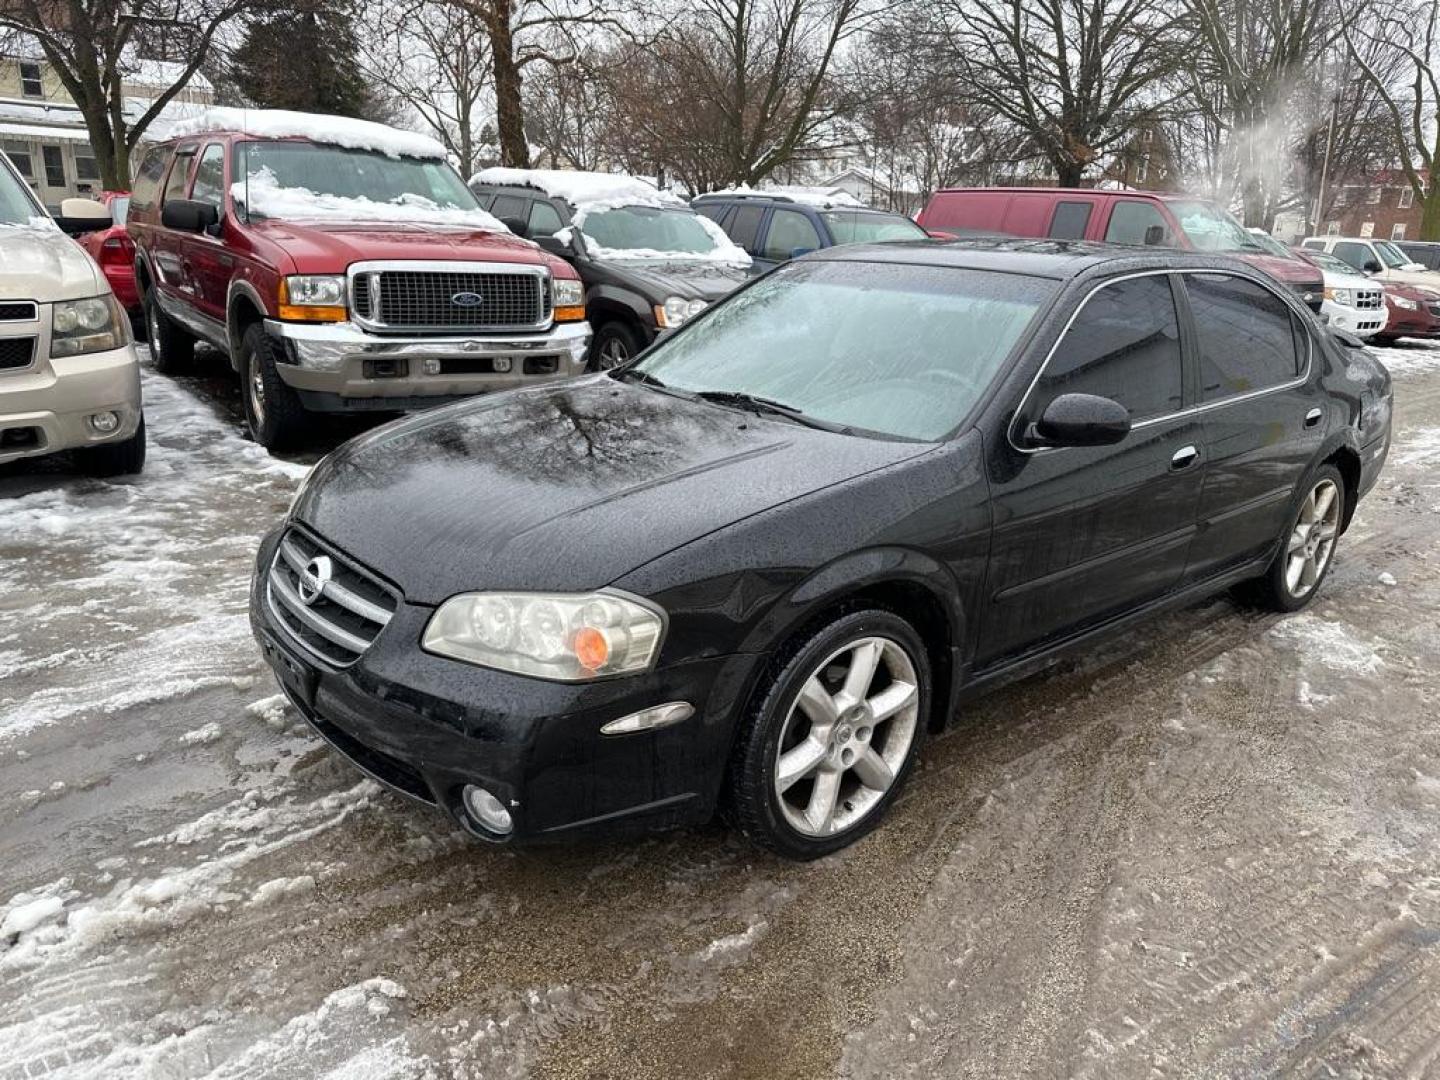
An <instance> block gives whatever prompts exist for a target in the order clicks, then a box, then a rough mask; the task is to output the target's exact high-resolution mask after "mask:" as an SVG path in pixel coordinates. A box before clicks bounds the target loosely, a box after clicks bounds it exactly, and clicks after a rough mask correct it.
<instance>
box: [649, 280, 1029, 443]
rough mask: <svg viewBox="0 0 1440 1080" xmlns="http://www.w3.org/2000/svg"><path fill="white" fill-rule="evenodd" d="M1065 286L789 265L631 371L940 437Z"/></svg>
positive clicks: (687, 387)
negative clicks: (1037, 315) (1050, 300)
mask: <svg viewBox="0 0 1440 1080" xmlns="http://www.w3.org/2000/svg"><path fill="white" fill-rule="evenodd" d="M1056 287H1057V286H1056V283H1055V282H1053V281H1049V280H1045V279H1040V278H1032V277H1024V276H1020V275H1016V274H1002V273H992V272H988V271H980V270H962V269H951V268H949V267H933V266H912V265H887V264H884V263H872V262H841V261H835V262H818V263H792V264H787V265H785V266H783V267H781V269H779V270H777V271H775V272H774V273H772V274H771V275H769V276H768V277H766V278H763V279H762V280H760V281H758V282H757V283H756V284H754V285H752V286H751V287H749V288H747V289H744V290H742V291H741V292H738V293H736V294H734V295H733V296H732V297H730V298H729V299H727V300H725V301H723V302H722V303H720V304H719V305H717V306H716V307H714V308H712V309H711V310H710V311H709V312H708V313H707V314H705V315H702V316H701V317H700V318H699V319H698V320H697V321H696V322H695V323H694V324H692V325H691V326H690V327H688V328H687V329H685V330H683V331H681V332H680V333H678V334H676V335H675V336H674V337H671V338H669V339H668V340H665V341H662V342H660V343H659V344H658V345H656V346H655V347H654V348H652V349H651V350H650V351H649V352H648V353H647V354H646V355H645V358H644V359H643V360H642V361H640V363H639V364H637V365H636V366H635V367H634V368H633V369H632V371H637V372H639V373H641V375H640V377H641V378H642V379H643V378H645V377H647V376H648V377H649V378H650V379H653V380H658V381H659V382H660V383H661V384H662V385H663V386H665V387H668V388H672V389H674V390H679V391H690V392H711V393H716V392H718V393H722V394H741V395H747V396H750V397H758V398H766V399H768V400H769V401H771V402H777V403H779V404H781V405H783V406H786V407H788V408H790V409H793V410H796V411H798V412H801V413H803V414H804V415H805V416H807V417H809V418H812V419H814V420H817V421H821V422H824V423H829V424H838V425H842V426H844V427H851V428H856V429H860V430H863V431H866V432H870V433H876V434H880V435H885V436H895V437H900V438H905V439H917V440H925V441H932V440H936V439H940V438H943V437H944V436H945V435H946V434H947V433H949V432H950V431H952V430H954V429H955V427H956V426H958V425H959V424H960V423H961V422H962V421H963V420H964V419H965V417H966V415H967V414H968V413H969V412H970V410H971V408H973V407H974V405H975V403H976V402H977V401H978V400H979V398H980V395H981V394H982V393H984V391H985V388H986V387H987V386H989V385H990V382H991V380H992V379H993V378H994V376H995V373H996V372H997V371H998V370H999V369H1000V367H1001V365H1002V364H1003V363H1004V362H1005V359H1006V357H1008V356H1009V355H1010V352H1011V350H1012V349H1013V348H1014V346H1015V343H1016V341H1017V340H1018V339H1019V338H1020V335H1021V334H1022V333H1024V331H1025V328H1026V327H1027V326H1028V325H1029V324H1030V322H1031V320H1032V319H1033V318H1034V317H1035V313H1036V312H1037V311H1038V310H1039V308H1040V307H1041V305H1042V304H1044V303H1045V302H1046V301H1047V300H1048V299H1049V298H1050V297H1051V296H1052V295H1053V294H1054V292H1055V289H1056Z"/></svg>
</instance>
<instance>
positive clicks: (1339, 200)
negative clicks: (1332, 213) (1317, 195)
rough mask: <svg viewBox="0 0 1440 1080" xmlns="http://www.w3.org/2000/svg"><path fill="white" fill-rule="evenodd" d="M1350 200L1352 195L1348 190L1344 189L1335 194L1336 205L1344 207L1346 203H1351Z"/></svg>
mask: <svg viewBox="0 0 1440 1080" xmlns="http://www.w3.org/2000/svg"><path fill="white" fill-rule="evenodd" d="M1349 198H1350V195H1349V191H1348V189H1346V188H1343V187H1342V188H1341V189H1340V190H1339V191H1337V192H1336V193H1335V205H1336V206H1344V205H1345V203H1346V202H1347V201H1349Z"/></svg>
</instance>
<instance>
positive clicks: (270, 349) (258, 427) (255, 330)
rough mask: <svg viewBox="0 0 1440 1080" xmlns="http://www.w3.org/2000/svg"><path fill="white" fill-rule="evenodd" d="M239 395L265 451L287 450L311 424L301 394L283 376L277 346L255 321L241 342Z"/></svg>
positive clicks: (254, 437)
mask: <svg viewBox="0 0 1440 1080" xmlns="http://www.w3.org/2000/svg"><path fill="white" fill-rule="evenodd" d="M240 379H241V387H240V397H241V398H242V399H243V400H244V402H245V423H246V426H248V427H249V429H250V437H251V438H252V439H254V440H255V441H256V442H258V443H259V444H260V445H261V446H263V447H265V449H266V450H288V449H291V448H292V447H294V446H295V445H297V444H298V443H299V442H300V441H301V439H302V438H303V437H304V435H305V432H306V430H307V428H308V427H309V422H308V414H307V413H306V412H305V406H304V405H302V404H301V403H300V395H299V394H297V393H295V391H294V390H293V389H292V388H291V387H290V386H289V384H288V383H286V382H285V380H283V379H282V378H280V372H279V371H278V370H277V369H276V366H275V345H274V342H273V341H271V339H270V335H269V334H267V333H266V332H265V327H264V326H263V325H262V324H260V323H258V322H257V323H253V324H252V325H251V326H250V327H249V328H248V329H247V330H246V331H245V336H244V338H243V339H242V340H241V344H240Z"/></svg>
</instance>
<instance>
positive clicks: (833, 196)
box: [703, 184, 873, 210]
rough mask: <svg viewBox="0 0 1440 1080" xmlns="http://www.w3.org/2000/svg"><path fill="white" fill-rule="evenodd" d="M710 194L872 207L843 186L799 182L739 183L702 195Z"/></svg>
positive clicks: (848, 207) (828, 207) (827, 206)
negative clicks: (762, 184)
mask: <svg viewBox="0 0 1440 1080" xmlns="http://www.w3.org/2000/svg"><path fill="white" fill-rule="evenodd" d="M712 195H750V196H758V197H760V198H765V197H767V196H777V197H780V198H785V199H789V200H790V201H791V202H797V203H804V204H805V205H807V206H815V207H819V208H820V209H821V210H838V209H845V210H870V209H873V208H872V207H869V206H866V205H865V204H864V203H863V202H861V201H860V200H859V199H857V198H855V196H854V195H851V194H850V193H849V192H848V191H846V190H845V189H844V188H820V187H804V186H803V185H800V184H779V185H776V186H775V187H767V188H752V187H751V186H750V185H748V184H741V185H739V186H738V187H733V188H721V189H720V190H719V191H707V192H705V196H703V197H708V196H712Z"/></svg>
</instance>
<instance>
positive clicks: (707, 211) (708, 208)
mask: <svg viewBox="0 0 1440 1080" xmlns="http://www.w3.org/2000/svg"><path fill="white" fill-rule="evenodd" d="M692 209H693V210H694V211H695V212H696V213H697V214H703V215H704V216H705V217H708V218H709V219H710V220H711V221H719V220H720V218H721V215H723V214H724V213H725V204H724V203H701V204H700V205H699V206H696V207H692Z"/></svg>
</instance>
